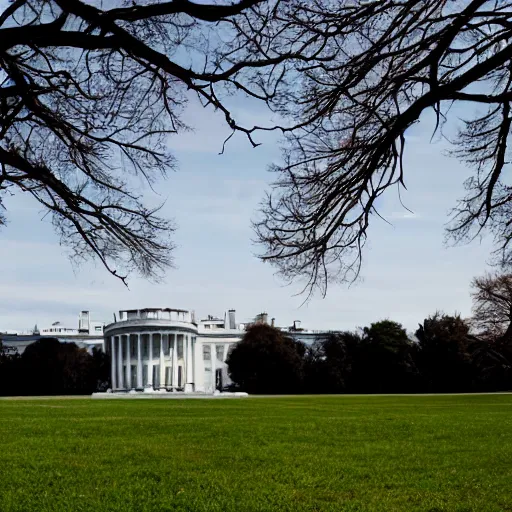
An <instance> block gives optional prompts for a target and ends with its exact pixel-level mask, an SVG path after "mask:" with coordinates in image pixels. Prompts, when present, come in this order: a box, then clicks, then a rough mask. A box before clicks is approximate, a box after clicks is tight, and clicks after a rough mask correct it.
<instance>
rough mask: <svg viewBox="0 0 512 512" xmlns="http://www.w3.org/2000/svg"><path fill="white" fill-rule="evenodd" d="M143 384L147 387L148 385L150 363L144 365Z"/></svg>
mask: <svg viewBox="0 0 512 512" xmlns="http://www.w3.org/2000/svg"><path fill="white" fill-rule="evenodd" d="M142 385H143V386H144V387H146V386H147V385H148V365H147V364H145V365H144V366H143V367H142Z"/></svg>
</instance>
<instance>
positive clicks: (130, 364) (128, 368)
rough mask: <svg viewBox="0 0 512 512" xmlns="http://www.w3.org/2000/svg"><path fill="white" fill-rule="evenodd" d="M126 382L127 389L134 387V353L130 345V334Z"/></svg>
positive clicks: (127, 342) (128, 338)
mask: <svg viewBox="0 0 512 512" xmlns="http://www.w3.org/2000/svg"><path fill="white" fill-rule="evenodd" d="M126 380H127V381H128V382H127V383H126V388H127V389H132V353H131V346H130V335H129V334H128V335H127V336H126Z"/></svg>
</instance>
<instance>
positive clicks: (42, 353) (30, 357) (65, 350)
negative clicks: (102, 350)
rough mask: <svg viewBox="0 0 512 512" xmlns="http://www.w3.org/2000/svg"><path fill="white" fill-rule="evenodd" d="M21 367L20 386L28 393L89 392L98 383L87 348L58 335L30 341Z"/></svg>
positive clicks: (22, 358) (23, 391)
mask: <svg viewBox="0 0 512 512" xmlns="http://www.w3.org/2000/svg"><path fill="white" fill-rule="evenodd" d="M20 370H21V372H22V373H21V375H20V376H19V377H18V379H17V380H18V385H19V389H20V391H21V392H22V393H24V394H28V395H57V394H90V393H92V392H93V391H95V390H96V388H97V384H98V372H97V370H96V368H95V366H94V359H93V357H92V356H91V355H90V354H89V353H88V352H87V350H86V349H83V348H79V347H77V346H76V345H75V344H74V343H60V342H59V340H57V339H56V338H42V339H40V340H38V341H36V342H34V343H32V344H30V345H29V346H28V347H27V348H26V349H25V351H24V352H23V354H22V356H21V365H20Z"/></svg>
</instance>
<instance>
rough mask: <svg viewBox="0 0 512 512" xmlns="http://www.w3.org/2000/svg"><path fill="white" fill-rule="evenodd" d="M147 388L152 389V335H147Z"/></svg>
mask: <svg viewBox="0 0 512 512" xmlns="http://www.w3.org/2000/svg"><path fill="white" fill-rule="evenodd" d="M148 387H149V388H152V387H153V333H151V334H149V359H148Z"/></svg>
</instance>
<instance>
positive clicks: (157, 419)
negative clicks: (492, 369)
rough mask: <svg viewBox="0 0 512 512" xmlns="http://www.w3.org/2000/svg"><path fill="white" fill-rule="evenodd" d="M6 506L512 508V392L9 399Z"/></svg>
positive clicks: (2, 428) (1, 419)
mask: <svg viewBox="0 0 512 512" xmlns="http://www.w3.org/2000/svg"><path fill="white" fill-rule="evenodd" d="M0 435H1V442H2V446H1V450H0V511H1V512H10V511H23V512H26V511H38V512H39V511H48V510H52V511H65V510H73V511H74V510H87V511H102V510H116V511H123V512H124V511H147V510H152V511H153V510H154V511H164V510H173V511H175V510H194V511H195V510H216V511H223V512H224V511H237V512H238V511H253V510H254V511H256V510H276V511H287V510H289V511H302V510H308V511H320V510H322V511H323V510H350V511H354V510H364V511H367V510H393V511H395V510H397V511H398V510H407V511H412V510H430V511H440V510H458V511H468V510H475V511H490V510H495V511H498V510H512V395H487V396H485V395H480V396H479V395H475V396H437V397H435V396H423V397H421V396H417V397H413V396H411V397H404V396H400V397H391V396H380V397H379V396H375V397H363V396H352V397H350V396H344V397H296V398H248V399H241V400H134V401H131V400H89V399H84V400H19V401H16V400H1V401H0Z"/></svg>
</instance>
